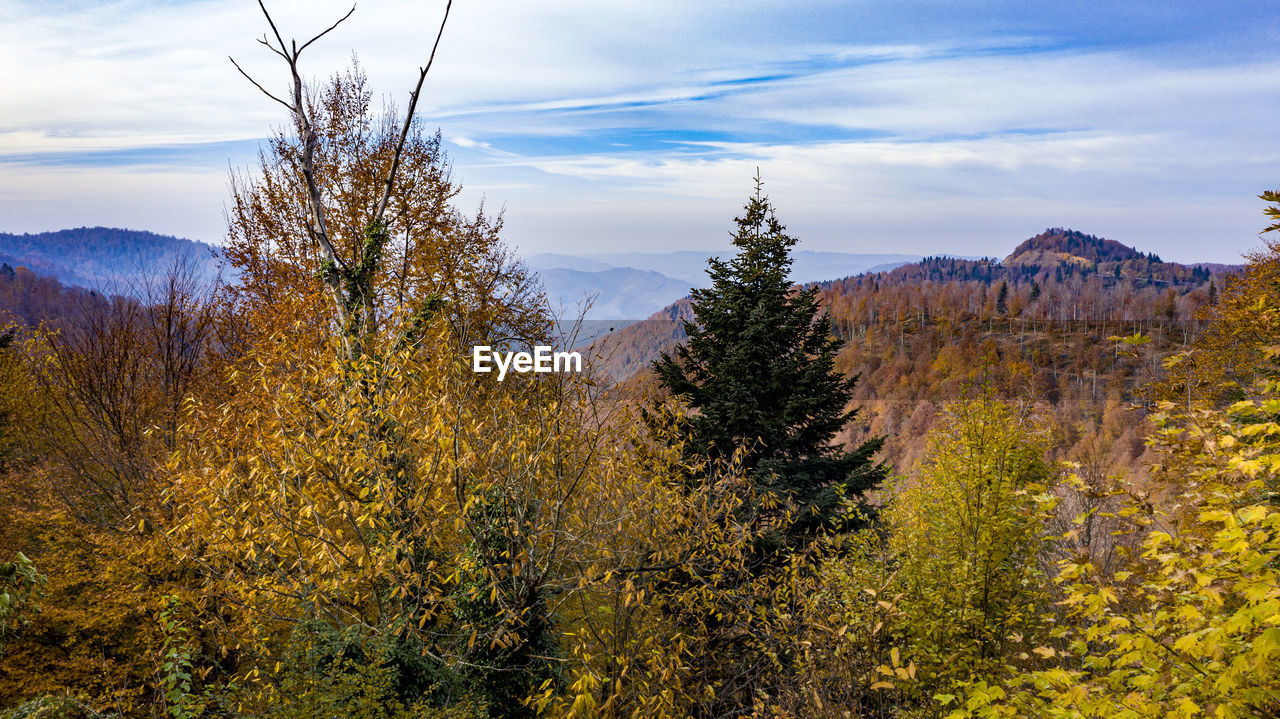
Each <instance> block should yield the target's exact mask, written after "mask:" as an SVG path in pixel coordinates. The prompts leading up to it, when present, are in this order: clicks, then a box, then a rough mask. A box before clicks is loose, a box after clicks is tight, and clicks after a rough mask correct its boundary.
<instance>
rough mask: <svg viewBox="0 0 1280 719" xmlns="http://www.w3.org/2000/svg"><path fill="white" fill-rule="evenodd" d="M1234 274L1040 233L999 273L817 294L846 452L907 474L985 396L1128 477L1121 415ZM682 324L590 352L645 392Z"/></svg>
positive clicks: (672, 322) (1134, 428)
mask: <svg viewBox="0 0 1280 719" xmlns="http://www.w3.org/2000/svg"><path fill="white" fill-rule="evenodd" d="M1235 269H1238V268H1235V267H1230V266H1226V267H1216V266H1200V265H1182V264H1178V263H1172V262H1163V261H1161V260H1160V258H1159V257H1158V256H1156V255H1154V254H1150V253H1143V252H1139V251H1138V250H1136V249H1134V248H1131V247H1126V246H1125V245H1122V244H1120V243H1118V242H1113V241H1111V240H1104V239H1101V238H1098V237H1095V236H1092V235H1086V234H1084V233H1080V232H1075V231H1072V230H1062V229H1050V230H1047V231H1046V232H1044V233H1042V234H1040V235H1037V236H1035V237H1032V238H1030V239H1029V240H1027V241H1025V242H1023V243H1021V244H1019V245H1018V246H1017V247H1016V248H1015V249H1014V251H1013V252H1011V253H1010V254H1009V255H1008V256H1007V257H1006V258H1005V259H1004V260H1003V261H997V260H993V259H980V260H973V259H962V258H955V257H930V258H925V259H923V260H920V261H918V262H913V263H910V264H906V265H902V266H899V267H895V268H893V269H890V270H887V271H878V272H868V273H863V274H859V275H854V276H850V277H846V278H843V279H832V280H828V281H825V282H819V283H816V284H817V286H818V289H819V295H818V296H819V301H820V302H821V303H822V304H823V306H824V307H825V309H826V311H827V312H828V313H829V314H830V316H831V319H832V326H833V333H834V334H835V335H836V336H837V337H838V338H840V339H842V340H843V341H844V346H843V347H842V349H841V351H840V354H839V356H838V359H837V367H838V368H839V369H840V370H841V371H842V372H844V373H845V374H846V375H848V376H855V375H857V376H859V377H860V380H859V382H858V384H857V387H856V389H855V395H854V400H855V404H856V405H858V406H861V407H863V411H862V413H861V414H860V415H859V419H858V422H857V426H853V427H851V428H850V429H849V430H848V432H847V436H846V437H845V439H847V440H848V441H850V442H853V443H856V442H859V441H861V440H862V439H863V438H865V437H867V436H872V435H885V436H887V437H888V443H887V444H886V449H885V451H884V454H883V458H884V459H886V460H887V461H889V462H890V463H891V464H893V465H894V466H895V467H897V468H898V470H899V471H906V470H907V469H908V468H909V467H910V466H911V464H912V463H913V462H915V461H917V460H918V459H919V456H920V452H921V451H922V443H921V442H920V441H919V438H920V437H921V436H923V435H924V434H925V433H926V432H927V431H928V430H929V428H930V427H931V426H932V425H933V422H934V421H935V418H936V416H937V410H938V408H939V407H940V406H941V405H942V404H943V403H945V402H947V401H949V400H952V399H956V398H959V397H962V396H964V395H965V394H968V393H973V392H983V391H990V392H995V393H996V394H998V395H1000V396H1004V397H1010V398H1013V397H1024V396H1031V397H1035V398H1037V399H1038V400H1039V407H1040V411H1041V412H1042V413H1043V414H1045V415H1046V416H1048V417H1049V418H1051V419H1052V420H1053V421H1054V422H1055V424H1056V425H1057V426H1058V427H1060V428H1061V430H1062V431H1063V432H1064V433H1065V435H1066V436H1067V439H1068V440H1069V442H1068V444H1074V445H1075V448H1073V449H1071V450H1070V451H1069V452H1068V454H1069V455H1070V456H1073V457H1075V456H1077V454H1078V453H1080V452H1086V451H1088V452H1092V451H1097V452H1102V453H1104V454H1106V455H1107V456H1108V461H1110V462H1111V466H1115V467H1138V466H1139V465H1140V462H1139V461H1138V458H1139V456H1140V455H1141V454H1142V453H1143V452H1144V451H1145V445H1144V444H1143V441H1142V432H1143V431H1144V429H1143V428H1144V426H1145V425H1144V424H1143V415H1142V414H1141V413H1140V412H1139V413H1138V414H1133V413H1131V412H1129V410H1128V409H1127V408H1128V407H1130V406H1132V405H1134V404H1135V402H1138V401H1139V400H1140V399H1141V397H1139V396H1138V395H1137V394H1136V393H1137V388H1138V387H1139V386H1140V385H1141V384H1142V383H1143V382H1144V381H1145V380H1146V379H1147V378H1149V375H1150V372H1151V371H1152V368H1153V367H1155V368H1158V367H1159V366H1160V361H1161V360H1162V359H1163V358H1164V357H1167V356H1169V355H1171V354H1173V353H1175V352H1177V351H1180V350H1181V349H1183V348H1185V347H1186V346H1187V344H1188V343H1189V342H1190V341H1192V340H1194V338H1195V337H1196V334H1197V332H1199V331H1200V320H1199V310H1200V308H1201V307H1202V306H1203V305H1204V304H1205V303H1206V302H1209V301H1210V300H1209V298H1210V289H1211V287H1212V286H1213V284H1214V283H1217V284H1218V285H1221V282H1222V279H1223V277H1222V275H1223V274H1225V273H1228V272H1231V271H1233V270H1235ZM690 315H691V310H690V307H689V303H688V301H687V300H682V301H680V302H677V303H674V304H672V305H670V306H668V307H666V308H665V309H663V310H662V311H661V312H658V313H656V314H654V315H653V316H651V317H650V318H649V319H647V320H645V321H643V322H637V323H635V324H632V325H629V326H627V327H624V328H621V329H619V330H617V331H615V332H612V333H610V334H608V335H607V336H604V337H602V338H600V339H599V340H598V341H596V342H595V343H593V344H592V345H591V346H590V348H589V349H590V351H591V352H592V354H593V355H596V356H597V357H599V359H598V360H597V366H598V367H599V368H600V369H601V370H603V372H604V373H606V374H608V375H609V376H611V377H612V378H613V380H614V381H617V382H619V383H620V384H621V389H622V390H624V391H625V390H627V389H629V388H631V387H634V386H635V385H639V384H645V383H647V382H649V381H651V375H650V373H649V372H648V371H647V368H648V366H649V364H650V363H651V362H652V361H653V359H654V358H656V357H657V356H658V354H659V353H660V352H663V351H669V350H670V349H672V348H673V347H674V346H675V345H676V344H677V343H678V342H680V341H681V340H682V339H683V338H684V331H683V327H682V326H681V324H682V323H681V320H683V319H684V318H686V317H689V316H690ZM1135 333H1143V334H1145V335H1147V336H1149V337H1151V338H1152V342H1150V343H1149V344H1146V345H1144V346H1142V348H1141V349H1140V351H1139V352H1138V353H1137V354H1136V355H1135V354H1134V353H1133V352H1130V351H1128V350H1129V348H1127V347H1119V346H1117V343H1116V342H1115V341H1114V340H1113V339H1111V338H1112V337H1115V336H1128V335H1132V334H1135ZM1081 427H1092V428H1095V429H1091V430H1089V431H1088V432H1087V433H1082V430H1081V429H1080V428H1081ZM1072 452H1075V453H1077V454H1071V453H1072Z"/></svg>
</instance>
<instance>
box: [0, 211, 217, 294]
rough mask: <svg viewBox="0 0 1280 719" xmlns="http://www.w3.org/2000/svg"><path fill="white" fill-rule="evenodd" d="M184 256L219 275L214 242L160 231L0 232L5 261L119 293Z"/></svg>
mask: <svg viewBox="0 0 1280 719" xmlns="http://www.w3.org/2000/svg"><path fill="white" fill-rule="evenodd" d="M179 258H186V259H187V260H188V261H189V262H190V270H191V271H192V272H193V273H194V275H195V276H196V277H197V278H198V279H200V280H203V281H206V282H211V281H213V280H214V279H215V278H216V277H217V276H218V267H219V262H218V255H217V250H216V248H214V247H213V246H212V245H207V244H205V243H203V242H195V241H192V240H184V239H182V238H178V237H170V236H168V235H158V234H155V233H153V232H146V231H143V230H126V229H118V228H110V227H80V228H77V229H71V230H58V231H56V232H41V233H37V234H22V235H15V234H7V233H0V263H2V264H7V265H9V266H11V267H19V266H25V267H27V268H28V269H30V270H31V271H32V272H35V273H36V274H39V275H45V276H50V277H56V278H57V279H58V280H59V281H60V282H62V283H64V284H70V285H80V286H82V287H89V288H93V289H98V290H104V291H108V292H112V293H119V294H137V293H136V292H133V291H131V290H130V287H131V286H133V285H136V284H137V282H138V280H139V279H141V278H143V277H145V276H147V275H153V274H155V273H156V272H164V271H167V270H168V269H169V268H171V267H172V266H173V264H174V262H176V261H177V260H178V259H179Z"/></svg>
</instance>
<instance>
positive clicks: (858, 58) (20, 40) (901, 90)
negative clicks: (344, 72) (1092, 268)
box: [0, 0, 1280, 260]
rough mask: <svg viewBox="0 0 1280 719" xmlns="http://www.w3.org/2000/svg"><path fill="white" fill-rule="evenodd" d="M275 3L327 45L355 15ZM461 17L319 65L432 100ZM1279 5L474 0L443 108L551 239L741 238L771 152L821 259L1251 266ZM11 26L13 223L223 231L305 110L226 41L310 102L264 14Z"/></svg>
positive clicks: (387, 34) (371, 21)
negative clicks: (1077, 235)
mask: <svg viewBox="0 0 1280 719" xmlns="http://www.w3.org/2000/svg"><path fill="white" fill-rule="evenodd" d="M269 6H270V7H271V8H272V10H273V13H274V14H275V15H276V17H277V20H278V21H279V22H280V25H281V27H282V28H284V29H286V30H287V31H288V32H291V33H294V34H297V35H299V36H304V35H307V34H308V33H311V32H315V31H318V30H320V29H323V27H325V25H326V24H327V21H330V20H331V19H332V18H333V17H337V16H339V15H341V13H343V12H345V10H346V9H347V7H349V6H348V5H347V4H346V3H345V2H340V1H338V0H315V1H306V0H283V1H281V2H273V3H269ZM442 6H443V3H442V2H441V3H439V4H438V6H437V5H433V4H423V3H421V2H416V1H414V0H380V1H376V2H375V1H374V0H370V2H368V3H362V4H361V7H360V8H359V9H358V10H357V12H356V14H355V15H354V16H353V17H352V19H351V20H350V21H349V22H348V23H347V24H345V25H344V26H343V27H342V28H340V29H339V30H338V31H337V32H335V34H334V35H333V36H332V37H331V38H328V39H327V40H328V42H326V43H323V44H320V45H317V46H315V48H314V51H309V53H312V52H313V54H312V55H311V57H310V58H308V63H307V65H306V66H305V68H304V69H306V70H307V71H308V72H310V73H312V74H313V75H314V76H316V77H324V76H325V75H327V74H329V73H330V72H332V71H334V70H337V69H339V68H341V67H343V66H345V65H346V64H348V63H349V61H350V50H351V49H352V48H355V49H356V50H358V51H359V53H360V61H361V63H362V64H363V65H364V67H365V68H366V70H367V71H368V73H369V75H370V79H371V82H372V84H373V86H374V87H375V88H378V89H379V90H385V91H387V92H389V93H390V97H389V100H390V101H403V99H404V98H403V95H404V93H405V92H406V91H407V89H408V88H409V86H410V85H411V83H412V80H413V74H414V73H415V71H416V70H415V66H416V65H417V64H418V63H420V62H421V61H422V60H423V58H422V57H420V55H422V54H423V53H424V52H425V50H426V47H425V46H426V45H427V41H428V38H429V36H430V35H432V33H433V32H434V27H435V24H436V23H437V22H438V17H439V15H438V13H439V12H440V11H441V10H442ZM1261 9H1262V5H1260V4H1258V3H1246V2H1234V3H1225V4H1214V5H1212V6H1210V5H1206V4H1199V3H1195V4H1193V3H1186V4H1162V6H1161V7H1160V8H1159V9H1154V8H1146V9H1143V8H1139V7H1138V6H1136V5H1128V4H1124V5H1119V4H1114V3H1109V2H1102V1H1101V0H1099V1H1098V2H1090V3H1087V6H1085V7H1078V6H1073V7H1072V8H1061V9H1059V8H1054V7H1041V6H1035V7H1028V6H1025V5H1024V4H1022V3H1017V2H1013V1H1012V0H1009V1H1008V2H996V3H983V4H981V6H978V5H971V4H963V3H950V2H934V3H928V2H908V3H905V4H901V3H895V4H893V5H892V6H890V5H889V4H884V3H870V2H867V3H863V2H855V3H849V2H836V1H835V0H832V1H831V2H813V3H806V4H801V5H796V6H794V7H789V8H788V9H787V11H786V12H785V13H784V12H780V11H779V10H778V9H777V6H776V5H774V4H771V3H765V2H753V1H748V2H742V1H741V0H738V1H735V2H728V1H727V0H724V1H722V0H708V1H707V2H700V3H680V2H675V1H674V0H661V1H657V2H653V3H643V4H631V3H626V4H623V3H598V2H594V1H589V0H554V1H549V2H543V3H509V2H500V1H499V0H480V1H477V2H468V3H465V4H462V5H459V6H457V7H455V8H454V15H453V17H452V18H451V20H450V26H449V28H448V31H447V32H446V35H445V41H444V44H443V46H442V47H441V56H440V59H439V61H438V64H437V66H436V69H434V70H433V71H432V76H431V77H430V78H429V79H428V84H427V92H426V94H425V95H424V98H423V103H422V105H421V106H420V109H421V112H422V115H423V118H424V119H425V120H426V121H427V122H430V123H438V124H439V125H440V126H441V127H442V129H443V131H444V136H445V138H446V140H448V141H449V142H450V147H451V152H452V155H453V158H454V163H455V165H454V166H455V173H456V174H457V175H458V176H459V177H461V178H462V179H463V180H464V181H465V184H466V185H467V188H468V190H467V194H466V197H467V198H468V200H469V201H473V202H474V201H478V200H479V198H480V197H481V196H483V197H485V198H486V199H487V201H488V202H490V203H491V204H494V203H496V204H503V205H505V206H506V208H507V210H508V215H507V216H508V229H509V234H510V236H511V237H512V239H513V240H514V241H516V242H518V243H519V244H520V246H521V247H522V248H524V249H526V250H528V251H544V250H568V249H572V247H573V246H574V245H575V243H576V244H581V243H592V244H599V243H602V242H604V243H613V244H614V245H618V246H621V245H623V244H626V243H644V244H645V246H647V247H659V246H670V247H683V246H690V245H699V246H712V245H714V244H716V243H720V242H723V237H724V233H723V230H724V229H725V228H726V227H727V226H728V223H729V220H730V218H731V217H732V214H733V213H734V211H735V210H736V207H737V205H738V202H737V198H739V197H742V196H744V195H745V193H746V191H747V190H748V189H749V178H750V176H751V175H752V174H753V172H754V168H755V167H756V166H760V167H761V168H762V170H763V171H764V173H765V177H766V180H767V181H768V183H769V184H768V187H769V188H770V191H771V192H773V193H774V198H775V200H777V201H778V202H779V205H780V206H781V208H782V210H783V212H784V214H785V215H786V216H787V217H789V218H791V219H790V220H789V221H790V222H791V224H792V226H793V228H795V229H797V230H798V231H799V230H803V232H802V233H800V234H801V237H802V238H803V239H804V240H805V241H806V243H807V244H808V246H810V247H811V248H814V249H821V248H824V247H836V246H847V245H848V243H850V242H855V243H856V242H867V243H874V242H877V241H891V242H894V243H897V246H900V247H902V246H910V247H911V248H913V249H915V250H916V251H921V252H924V251H943V250H945V251H952V252H959V253H962V254H982V253H997V252H999V251H1001V250H1002V249H1004V248H1007V246H1008V245H1009V244H1010V243H1012V242H1016V241H1017V240H1018V239H1019V238H1021V237H1022V236H1024V235H1027V234H1029V233H1033V232H1035V231H1037V230H1039V229H1041V228H1043V227H1044V226H1045V225H1051V224H1067V225H1074V226H1077V227H1079V228H1080V229H1086V230H1089V231H1094V232H1100V233H1103V234H1109V235H1113V236H1116V237H1117V239H1121V240H1124V241H1128V242H1133V243H1138V244H1143V245H1144V246H1145V247H1150V248H1151V249H1156V250H1158V251H1161V252H1162V254H1167V255H1169V256H1172V257H1179V256H1181V257H1184V258H1186V259H1191V258H1196V259H1200V258H1204V259H1219V260H1229V259H1232V257H1233V256H1234V255H1235V254H1236V253H1238V252H1239V251H1240V250H1243V249H1245V248H1247V247H1249V246H1251V245H1252V244H1254V243H1256V239H1255V237H1254V233H1253V230H1254V229H1255V228H1256V226H1257V225H1258V222H1257V221H1256V219H1257V207H1256V203H1255V202H1254V201H1253V199H1252V196H1253V194H1256V192H1258V191H1260V190H1261V189H1264V188H1265V187H1267V186H1270V185H1271V184H1274V179H1273V177H1274V167H1275V166H1276V165H1275V163H1276V160H1277V159H1278V158H1277V154H1278V153H1280V143H1277V142H1276V141H1275V140H1273V135H1274V131H1273V128H1272V125H1273V118H1274V117H1275V116H1276V115H1277V111H1280V72H1278V70H1280V50H1277V49H1275V48H1276V45H1275V44H1274V42H1271V38H1269V36H1267V34H1266V32H1265V31H1264V30H1263V29H1260V28H1259V27H1258V26H1257V24H1256V23H1252V22H1250V21H1249V18H1250V17H1253V16H1255V15H1256V13H1257V12H1260V11H1261ZM1251 13H1252V14H1251ZM0 15H2V16H4V17H5V18H6V22H5V23H4V24H3V25H0V63H3V66H4V67H7V68H20V71H18V72H12V73H10V76H9V77H8V78H7V84H6V89H5V90H4V95H3V97H4V98H5V100H4V106H3V108H2V109H3V111H2V112H0V196H3V197H4V198H5V204H6V213H5V215H6V217H5V218H4V222H5V223H6V224H7V226H6V227H0V229H3V230H36V229H49V228H52V227H59V226H64V225H67V224H76V223H79V224H100V223H107V222H112V223H115V224H127V225H132V226H147V227H151V228H154V229H158V230H162V231H166V232H172V233H177V234H186V235H190V236H195V237H199V238H202V239H213V238H216V237H217V236H218V235H219V234H220V233H221V229H222V228H221V219H220V208H221V205H222V202H223V200H224V198H225V176H226V172H227V167H228V164H231V165H235V166H241V165H244V164H249V163H250V161H251V159H252V156H253V152H254V150H255V148H256V145H257V138H261V137H263V136H265V135H266V134H267V133H268V131H269V130H270V128H272V127H273V126H278V125H280V124H281V123H282V122H283V121H284V119H285V118H284V116H283V115H282V113H281V111H280V108H279V107H278V106H275V105H274V104H272V103H270V102H269V101H267V100H265V98H263V97H262V96H261V95H259V94H258V93H257V91H256V90H255V89H253V88H252V87H251V86H250V85H249V84H248V83H246V82H244V80H243V79H242V78H240V77H239V76H238V74H237V73H236V72H235V71H234V68H232V67H231V65H230V63H229V62H228V61H227V60H226V57H227V56H228V55H234V56H235V57H236V58H237V60H239V61H240V62H241V63H242V64H243V65H244V66H245V68H246V69H247V70H249V71H250V72H251V73H253V74H254V75H255V77H258V78H260V79H262V81H263V82H264V83H266V84H267V85H268V86H269V87H272V88H277V87H279V89H280V90H281V91H282V92H283V89H284V88H283V82H282V81H283V79H284V75H283V70H282V68H281V67H279V66H278V65H279V61H278V59H276V58H274V57H272V56H271V55H270V54H269V53H267V52H266V51H265V50H263V49H262V48H261V47H259V46H257V45H256V44H255V42H254V37H255V36H258V35H260V34H261V33H262V31H263V30H264V29H265V25H264V24H263V22H262V20H261V17H260V15H259V14H258V11H257V7H256V4H255V3H252V2H248V1H246V2H243V3H241V2H236V3H227V2H223V1H222V0H200V1H197V2H184V3H161V2H148V1H145V0H114V1H109V2H102V3H72V4H60V5H58V6H56V7H53V6H50V5H48V4H45V3H35V2H28V1H27V0H0ZM160 178H164V180H163V181H161V180H160ZM94 188H97V189H96V190H95V189H94ZM68 192H83V193H85V194H84V195H83V196H77V197H69V196H67V193H68ZM161 197H163V198H164V201H165V202H167V203H168V204H167V205H165V206H161V205H160V204H159V202H160V198H161ZM173 207H181V208H184V209H183V211H182V212H174V211H172V209H171V208H173ZM8 208H16V209H14V210H12V211H10V210H9V209H8ZM109 218H119V219H118V220H117V219H109ZM162 218H163V219H162ZM126 220H127V221H126ZM162 221H163V222H166V223H169V224H166V225H163V226H161V225H160V224H158V223H160V222H162ZM940 237H945V238H946V242H948V243H951V244H950V245H948V246H947V247H936V246H934V245H936V244H938V242H939V240H938V239H937V238H940ZM1210 237H1212V238H1213V242H1212V244H1211V245H1209V244H1207V243H1206V238H1210ZM664 243H665V244H664Z"/></svg>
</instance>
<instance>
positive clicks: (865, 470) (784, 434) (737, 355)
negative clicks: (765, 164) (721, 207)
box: [653, 177, 886, 538]
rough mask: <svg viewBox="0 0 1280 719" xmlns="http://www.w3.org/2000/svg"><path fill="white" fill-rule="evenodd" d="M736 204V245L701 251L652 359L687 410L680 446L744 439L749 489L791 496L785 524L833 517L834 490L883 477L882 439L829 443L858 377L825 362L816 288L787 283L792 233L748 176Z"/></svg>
mask: <svg viewBox="0 0 1280 719" xmlns="http://www.w3.org/2000/svg"><path fill="white" fill-rule="evenodd" d="M745 210H746V213H745V214H744V215H743V216H742V217H739V218H735V221H736V222H737V225H738V228H737V232H736V233H735V234H734V236H733V244H734V245H735V246H736V247H737V248H738V254H737V255H736V256H735V257H733V258H732V259H730V260H728V261H724V260H721V259H718V258H712V259H711V260H709V261H708V264H709V268H708V270H707V274H708V275H710V277H711V280H712V286H711V287H709V288H707V289H701V290H693V292H692V300H693V302H692V304H693V313H694V319H693V321H686V322H685V332H686V333H687V334H688V339H687V341H686V342H685V344H683V345H681V346H680V347H678V348H677V349H676V351H675V355H674V356H672V355H670V354H667V353H663V354H662V356H661V357H660V358H659V359H658V360H656V361H655V362H654V363H653V368H654V371H655V372H656V373H657V376H658V378H659V379H660V381H661V382H662V384H663V385H664V386H665V387H666V388H667V389H668V390H670V391H671V393H672V394H676V395H683V396H685V397H686V398H687V400H688V402H689V405H690V406H691V407H692V408H694V409H696V410H697V412H696V413H695V414H694V415H693V416H692V417H691V418H690V420H689V422H690V432H689V437H688V440H689V441H688V443H687V445H686V449H687V451H688V452H689V453H690V454H691V455H694V456H701V457H706V458H708V459H712V460H715V459H724V458H727V457H729V456H730V455H732V454H733V452H734V451H735V449H737V448H738V447H740V446H742V447H745V448H746V450H745V454H744V457H743V464H744V466H745V468H746V470H747V471H748V472H751V473H752V475H753V477H754V479H755V482H756V485H757V490H760V491H759V494H760V496H762V497H772V498H774V499H777V500H782V501H785V502H791V503H794V505H795V507H796V508H797V510H798V511H797V512H796V514H795V516H796V518H797V522H796V524H795V525H794V526H793V528H792V530H791V531H792V533H793V535H795V534H800V533H807V532H811V531H812V530H814V529H817V528H819V527H820V526H823V525H824V524H827V523H828V522H830V521H833V520H834V519H835V517H836V516H837V515H838V514H839V513H840V509H839V505H840V502H841V498H842V497H850V498H856V497H858V496H859V495H861V494H862V493H864V492H866V491H868V490H870V489H873V488H874V487H876V486H877V485H878V484H879V483H880V482H881V480H883V479H884V476H885V472H886V468H885V466H884V465H883V464H878V463H876V462H874V461H873V459H872V456H873V455H874V454H875V453H876V451H878V450H879V449H880V447H881V445H882V444H883V441H884V440H883V438H875V439H872V440H870V441H867V442H864V443H862V444H861V445H860V446H857V447H855V448H852V449H850V448H848V447H844V446H840V445H836V444H833V439H835V437H836V435H837V433H839V432H840V431H841V430H842V429H843V428H844V427H845V425H847V424H848V423H849V421H850V420H852V419H853V418H854V416H855V415H856V413H857V411H856V410H852V409H847V407H848V404H849V400H850V398H851V396H852V392H853V387H854V384H855V382H856V381H857V377H844V376H842V375H841V374H840V373H839V372H837V371H836V369H835V355H836V352H837V351H838V350H839V349H840V344H841V343H840V341H839V340H837V339H835V338H833V337H832V336H831V321H830V319H829V318H828V316H827V315H826V313H825V312H821V311H820V310H819V307H818V301H817V294H818V290H817V288H816V287H809V288H807V289H802V290H798V291H793V290H792V285H791V281H790V280H789V279H788V274H789V273H790V269H791V261H792V260H791V255H790V251H791V248H792V247H794V246H795V244H796V239H795V238H793V237H790V236H788V235H787V234H785V232H784V230H785V229H786V228H785V227H784V226H783V225H782V223H780V222H779V221H778V219H777V217H776V216H775V215H774V209H773V206H772V205H771V204H770V203H769V200H768V199H767V198H766V197H763V196H761V193H760V180H759V178H758V177H757V178H756V192H755V195H754V196H753V197H751V198H750V199H749V200H748V202H747V204H746V206H745ZM793 538H794V536H793Z"/></svg>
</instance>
